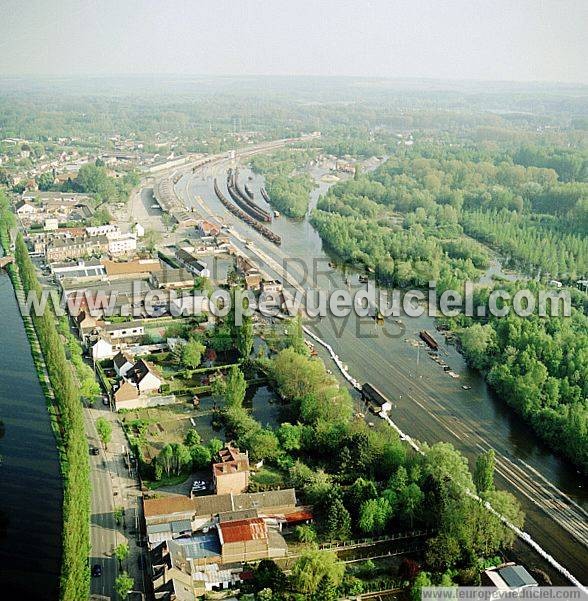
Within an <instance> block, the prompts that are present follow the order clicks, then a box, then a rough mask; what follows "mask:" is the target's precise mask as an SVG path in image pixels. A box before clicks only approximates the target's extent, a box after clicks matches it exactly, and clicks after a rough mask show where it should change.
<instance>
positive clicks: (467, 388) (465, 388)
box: [462, 384, 472, 390]
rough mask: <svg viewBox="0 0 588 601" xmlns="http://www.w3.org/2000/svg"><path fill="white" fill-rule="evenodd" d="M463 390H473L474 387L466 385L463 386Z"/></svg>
mask: <svg viewBox="0 0 588 601" xmlns="http://www.w3.org/2000/svg"><path fill="white" fill-rule="evenodd" d="M462 388H463V389H464V390H471V389H472V387H471V386H468V385H467V384H464V385H463V386H462Z"/></svg>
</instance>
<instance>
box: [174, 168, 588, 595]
mask: <svg viewBox="0 0 588 601" xmlns="http://www.w3.org/2000/svg"><path fill="white" fill-rule="evenodd" d="M228 166H229V164H228V162H227V163H225V164H221V165H218V166H210V167H208V168H205V169H203V170H201V171H199V172H198V173H197V174H194V175H192V174H189V175H187V176H184V177H183V178H182V179H181V180H180V181H179V182H178V184H177V185H176V190H177V192H178V194H180V195H181V196H182V197H183V198H184V199H185V201H186V204H188V205H191V206H193V207H194V208H195V210H197V211H200V212H202V204H203V205H205V206H206V209H207V210H208V211H210V213H212V215H215V216H218V217H219V218H221V219H223V220H225V221H227V222H230V223H231V225H232V227H233V229H234V230H235V231H237V232H238V233H239V235H240V236H242V237H244V238H247V239H249V240H252V241H254V243H255V246H256V247H257V248H259V249H261V250H263V251H264V252H265V253H267V254H268V255H270V256H271V257H272V258H273V259H274V260H275V261H277V262H278V263H280V264H281V263H282V262H283V261H285V260H288V259H290V260H291V262H290V263H288V267H287V271H288V273H290V274H291V275H292V276H294V277H295V278H296V279H297V280H298V281H299V282H302V281H305V282H306V285H305V286H304V287H305V288H313V289H318V288H322V289H326V290H335V289H338V288H344V287H345V286H347V285H349V286H350V287H351V289H352V290H353V289H355V288H359V287H360V284H359V281H358V274H357V273H353V272H352V271H351V272H350V271H349V270H348V269H344V268H339V267H337V268H330V267H329V265H328V264H329V262H332V257H330V256H329V254H328V252H327V251H326V250H325V249H324V248H323V243H322V240H321V239H320V237H319V235H318V234H317V232H316V231H315V230H314V228H313V227H312V226H311V225H310V223H309V222H308V219H304V220H301V221H294V220H291V219H287V218H285V217H280V218H279V219H274V221H273V223H272V224H271V229H272V230H273V231H275V232H276V233H278V234H279V235H280V236H281V237H282V245H281V247H276V246H275V245H273V244H272V243H270V242H269V241H267V240H265V239H263V238H262V237H261V236H259V235H257V233H256V232H254V231H253V230H252V229H251V228H250V227H248V226H247V225H246V224H244V223H243V222H240V221H237V220H234V219H231V217H230V216H229V214H228V212H227V211H226V210H225V209H224V207H223V206H222V204H221V203H220V202H219V201H218V199H217V198H216V196H215V194H214V191H213V186H212V181H213V177H215V176H217V177H218V181H219V185H220V187H221V190H222V191H223V193H224V194H225V195H226V196H227V197H228V193H227V191H226V186H225V178H226V168H227V167H228ZM313 175H314V176H315V177H316V179H317V181H318V182H319V187H317V188H316V189H315V190H314V192H313V193H312V194H311V207H312V206H314V205H315V204H316V201H317V199H318V197H319V195H320V194H323V193H324V192H325V191H326V190H327V189H328V187H329V185H331V184H330V183H328V182H325V181H322V179H321V177H320V175H321V174H320V172H316V171H315V172H314V173H313ZM249 178H251V179H249ZM240 180H241V182H242V183H243V182H244V181H245V180H247V181H248V183H249V185H250V187H251V188H252V189H253V190H254V194H255V201H256V202H257V203H259V204H260V205H261V206H263V207H265V208H268V207H267V205H266V203H265V202H264V201H263V199H262V198H261V195H260V193H259V188H260V186H261V185H263V178H261V177H260V176H258V175H256V174H252V173H251V172H250V171H249V170H248V169H246V168H243V167H242V168H241V169H240ZM197 196H199V197H200V198H201V199H202V201H203V203H202V204H200V203H198V202H196V197H197ZM210 213H209V214H208V215H207V214H204V216H205V217H207V218H208V217H210V216H211V215H210ZM236 245H237V246H238V247H239V248H240V250H241V251H244V252H246V253H247V249H246V248H245V247H243V245H240V244H239V243H236ZM247 254H250V253H247ZM297 259H300V260H301V261H302V264H300V265H299V264H296V263H294V262H293V261H294V260H297ZM317 262H318V265H319V266H320V271H321V272H323V273H318V274H314V275H313V273H312V272H313V268H312V266H313V263H314V264H316V263H317ZM268 271H269V272H270V274H271V273H272V270H271V269H268ZM305 271H308V272H310V274H309V275H305V273H304V272H305ZM278 277H279V274H278ZM346 281H347V282H348V284H347V283H346ZM401 321H402V323H400V324H397V323H395V322H394V321H393V320H392V322H389V320H387V322H386V324H385V325H384V327H381V326H377V325H376V324H375V322H374V321H373V320H371V319H370V318H363V319H362V318H358V317H357V316H355V315H354V314H352V315H351V316H350V317H349V318H345V319H334V318H332V317H331V318H325V319H323V320H321V321H318V322H315V323H314V324H313V325H312V328H313V330H314V331H315V333H316V334H318V335H319V336H320V337H321V338H322V339H323V340H325V341H326V342H328V343H329V344H331V345H332V346H333V348H334V349H335V350H336V352H337V353H338V355H339V356H340V358H341V359H342V361H343V362H344V363H345V364H347V365H348V366H349V371H350V373H351V375H353V376H354V377H355V378H357V379H358V380H359V381H361V382H365V381H370V382H372V383H373V384H374V385H375V386H377V387H378V388H379V389H380V390H382V391H384V392H385V393H386V394H387V395H388V396H389V397H390V398H391V399H392V400H393V402H394V404H395V406H394V408H393V411H392V414H391V417H392V419H393V420H394V421H395V422H396V423H397V424H398V425H399V426H400V428H401V429H402V430H404V431H405V432H407V433H408V434H410V435H411V436H413V437H414V438H416V439H418V440H420V441H423V442H428V443H434V442H439V441H447V442H451V443H452V444H453V445H454V446H455V447H456V448H458V449H459V450H460V451H461V452H462V453H464V455H465V456H466V457H467V458H468V459H469V461H470V465H473V462H474V461H475V457H476V455H477V454H478V453H480V452H481V451H485V450H487V449H489V448H493V449H495V451H496V453H497V473H496V480H497V485H498V486H499V487H501V488H505V489H506V490H509V491H510V492H512V493H513V494H515V495H516V496H517V498H518V500H519V501H520V503H521V505H522V507H523V510H524V511H525V513H526V516H527V519H526V525H525V529H526V530H527V532H529V533H530V534H531V536H532V537H533V538H534V539H535V540H536V541H537V542H538V543H539V544H540V545H541V546H542V547H543V548H544V549H546V550H547V551H548V552H549V553H550V554H551V555H553V556H554V557H555V559H556V560H557V561H559V562H560V563H561V564H563V565H564V566H565V567H566V568H568V569H569V570H570V571H571V572H572V574H574V575H575V576H576V577H577V578H578V579H580V580H581V581H583V582H585V581H586V576H585V575H586V574H588V552H587V550H586V543H585V542H581V541H580V540H578V536H579V535H580V533H582V534H581V536H584V534H583V533H584V532H585V529H586V524H587V520H586V518H587V516H588V513H587V510H588V489H587V485H586V482H585V480H583V479H582V477H581V476H580V475H579V474H578V473H577V471H576V470H575V469H574V468H573V467H572V466H571V465H570V464H569V463H567V462H565V461H564V460H562V459H561V458H559V457H557V456H556V455H555V454H554V453H552V452H551V451H550V450H549V449H548V448H547V447H545V445H543V444H541V443H540V442H539V441H538V440H537V438H536V436H535V435H534V433H533V432H532V431H531V430H530V427H529V426H528V425H527V424H525V423H524V422H523V421H522V420H521V419H519V418H518V417H517V416H516V415H514V413H513V411H512V409H510V408H509V407H508V406H507V405H506V404H505V403H504V401H503V400H502V399H500V398H497V396H496V395H494V394H493V393H492V391H491V390H490V389H489V387H488V386H487V385H486V383H485V381H484V379H483V378H482V377H481V376H480V375H479V374H478V373H477V372H476V371H474V370H471V369H469V368H468V367H467V366H466V364H465V362H464V360H463V357H462V356H461V355H460V354H459V353H458V352H457V351H456V349H455V348H454V347H453V346H450V345H446V344H443V337H442V336H441V335H440V334H439V333H435V321H434V319H433V318H431V317H428V316H423V317H418V318H406V317H403V318H402V320H401ZM422 329H426V330H429V331H430V332H432V333H434V335H435V337H436V338H437V340H438V341H439V342H440V343H441V353H440V355H441V357H442V358H443V360H444V361H445V362H446V363H448V364H449V366H450V367H451V369H452V370H453V371H454V372H456V373H457V374H459V376H460V377H459V379H454V378H451V377H450V376H449V375H448V374H447V373H446V372H445V371H444V370H443V369H442V368H441V367H440V366H439V365H438V364H437V363H435V362H434V361H432V360H431V359H430V358H429V355H428V354H427V352H426V349H423V348H422V347H419V346H417V345H416V344H415V343H416V341H417V339H418V332H419V331H420V330H422ZM319 350H320V349H319ZM321 354H322V356H323V358H325V359H327V356H326V354H324V353H322V351H321ZM463 386H466V387H469V388H468V389H467V390H465V389H464V388H463ZM359 408H361V407H359V406H358V409H359ZM374 419H377V418H374ZM584 540H585V538H584ZM535 557H536V556H535ZM544 565H545V563H544V562H542V561H539V560H537V567H543V566H544ZM560 582H561V583H564V582H565V581H563V580H561V581H560Z"/></svg>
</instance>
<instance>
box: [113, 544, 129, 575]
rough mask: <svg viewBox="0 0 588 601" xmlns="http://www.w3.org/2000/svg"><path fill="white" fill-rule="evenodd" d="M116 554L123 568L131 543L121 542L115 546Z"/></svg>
mask: <svg viewBox="0 0 588 601" xmlns="http://www.w3.org/2000/svg"><path fill="white" fill-rule="evenodd" d="M114 556H115V557H116V558H117V559H118V565H119V568H120V569H122V562H123V561H124V560H125V559H126V558H127V557H128V556H129V545H128V544H127V543H120V544H118V545H117V546H116V547H115V548H114Z"/></svg>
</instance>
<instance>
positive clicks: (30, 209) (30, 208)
mask: <svg viewBox="0 0 588 601" xmlns="http://www.w3.org/2000/svg"><path fill="white" fill-rule="evenodd" d="M15 211H16V214H17V215H18V216H19V217H28V216H29V215H34V214H35V213H36V212H37V207H35V206H34V205H33V204H31V203H30V202H28V201H26V200H21V201H20V202H18V203H17V204H16V207H15Z"/></svg>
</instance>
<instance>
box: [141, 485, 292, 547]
mask: <svg viewBox="0 0 588 601" xmlns="http://www.w3.org/2000/svg"><path fill="white" fill-rule="evenodd" d="M300 509H301V507H299V506H297V505H296V493H295V491H294V489H293V488H287V489H283V490H269V491H266V492H257V493H243V494H223V495H204V496H200V497H194V498H192V499H191V498H190V497H188V496H186V495H166V496H165V497H159V498H148V497H143V510H144V516H145V523H146V526H147V536H148V538H149V543H150V544H153V543H156V542H160V541H161V540H162V539H161V536H160V535H157V537H156V538H157V539H158V540H155V539H153V540H152V534H153V535H154V528H153V527H157V528H155V530H157V531H158V532H161V526H162V525H164V524H165V525H168V526H170V533H171V524H172V522H178V521H182V520H188V521H189V522H190V524H191V528H192V532H194V531H198V530H202V529H203V528H210V527H211V526H213V525H214V524H216V523H218V521H219V519H220V518H221V517H222V516H230V517H233V518H234V517H235V512H239V517H243V515H242V513H241V512H244V511H247V512H251V513H250V514H249V515H250V516H252V517H272V518H274V519H276V520H280V521H283V522H287V521H288V516H289V515H291V514H295V513H298V512H299V511H300Z"/></svg>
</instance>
